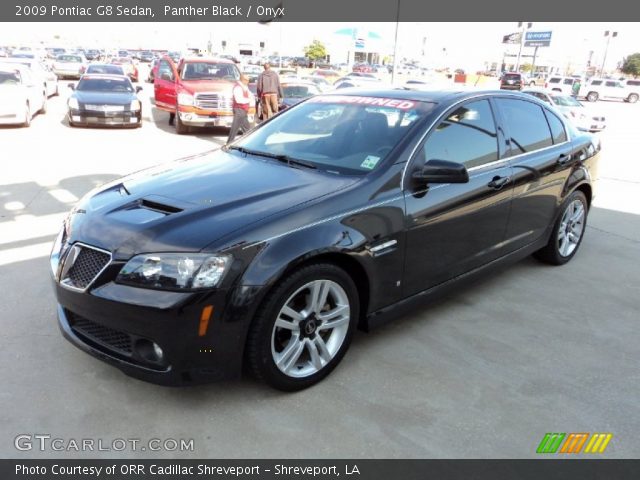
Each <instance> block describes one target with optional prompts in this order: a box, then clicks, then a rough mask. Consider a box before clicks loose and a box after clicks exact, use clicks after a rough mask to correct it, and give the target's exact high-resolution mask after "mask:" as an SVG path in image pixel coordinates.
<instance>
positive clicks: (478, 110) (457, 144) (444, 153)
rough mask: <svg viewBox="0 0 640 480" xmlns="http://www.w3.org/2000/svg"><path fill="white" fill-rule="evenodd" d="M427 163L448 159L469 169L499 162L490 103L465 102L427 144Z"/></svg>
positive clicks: (425, 154)
mask: <svg viewBox="0 0 640 480" xmlns="http://www.w3.org/2000/svg"><path fill="white" fill-rule="evenodd" d="M422 153H423V155H424V161H425V162H428V161H429V160H448V161H450V162H456V163H461V164H463V165H464V166H465V167H466V168H473V167H479V166H482V165H484V164H487V163H490V162H494V161H496V160H498V136H497V133H496V125H495V121H494V119H493V112H492V110H491V105H490V104H489V101H488V100H477V101H473V102H469V103H465V104H464V105H461V106H459V107H457V108H456V109H455V110H454V111H452V112H450V113H449V114H448V115H447V116H446V118H445V119H444V120H442V121H441V122H440V123H439V124H438V125H437V126H436V127H435V128H434V129H433V130H432V131H431V134H430V135H429V137H428V138H427V141H426V142H425V143H424V146H423V150H422Z"/></svg>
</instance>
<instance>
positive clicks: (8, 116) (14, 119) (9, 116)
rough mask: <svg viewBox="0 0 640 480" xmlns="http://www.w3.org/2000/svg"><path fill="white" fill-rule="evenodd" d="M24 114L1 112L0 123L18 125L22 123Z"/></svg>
mask: <svg viewBox="0 0 640 480" xmlns="http://www.w3.org/2000/svg"><path fill="white" fill-rule="evenodd" d="M24 115H25V114H24V113H14V112H12V113H9V112H1V113H0V125H18V124H21V123H24V122H25V121H26V119H25V118H24Z"/></svg>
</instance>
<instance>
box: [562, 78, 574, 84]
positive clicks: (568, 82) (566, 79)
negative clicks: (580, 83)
mask: <svg viewBox="0 0 640 480" xmlns="http://www.w3.org/2000/svg"><path fill="white" fill-rule="evenodd" d="M573 82H574V79H573V78H565V79H564V82H562V83H564V84H565V85H573Z"/></svg>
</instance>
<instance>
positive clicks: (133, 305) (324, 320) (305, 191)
mask: <svg viewBox="0 0 640 480" xmlns="http://www.w3.org/2000/svg"><path fill="white" fill-rule="evenodd" d="M494 111H495V112H496V115H494V114H493V112H494ZM498 131H500V132H504V135H503V134H500V135H498V134H497V132H498ZM506 138H509V139H510V142H509V143H507V141H506ZM599 157H600V145H599V143H598V142H597V140H596V139H594V137H593V136H592V135H590V134H588V133H581V132H579V131H577V130H576V129H575V128H574V127H573V126H572V125H571V124H570V123H569V122H567V121H566V120H565V119H564V117H562V115H560V114H559V113H557V112H556V111H555V109H553V107H550V106H548V105H546V104H544V103H543V102H540V101H538V100H537V99H535V98H533V97H531V96H528V95H524V94H521V93H506V92H505V93H501V94H500V93H491V92H478V91H473V92H466V93H464V92H455V93H452V92H429V93H427V92H415V91H404V90H369V91H367V92H365V93H363V94H360V95H358V94H355V93H354V94H351V95H333V94H332V95H321V96H317V97H314V98H312V99H310V100H307V101H305V102H302V103H300V104H298V105H296V106H294V107H292V108H290V109H288V110H287V111H285V112H283V113H281V114H279V115H277V116H275V117H273V118H271V119H270V120H269V121H268V122H265V123H263V124H261V125H260V126H259V127H257V128H256V129H254V130H252V131H250V132H249V133H247V134H246V135H245V136H243V137H242V138H240V139H239V140H238V141H237V142H235V143H234V144H233V145H232V146H231V147H229V148H223V149H218V150H215V151H211V152H208V153H207V154H204V155H198V156H196V157H192V158H190V159H182V160H180V161H178V162H176V163H174V164H170V165H162V166H159V167H156V168H153V169H150V170H147V171H143V172H138V173H137V174H134V175H132V176H129V177H125V178H120V179H117V180H114V181H113V182H111V183H108V184H106V185H104V186H102V187H100V188H98V189H96V190H94V191H92V192H91V193H90V194H89V195H87V196H85V197H84V198H83V199H82V200H81V201H80V202H79V203H78V205H77V206H76V207H75V208H74V209H73V210H72V212H71V213H70V215H69V216H68V217H67V218H66V220H65V221H64V224H63V226H62V228H61V231H60V233H59V234H58V236H57V239H56V241H55V244H54V246H53V248H52V254H51V258H50V264H51V271H52V274H53V279H54V286H55V293H56V298H57V314H58V319H59V325H60V328H61V331H62V334H63V335H64V336H65V337H66V338H67V339H68V340H69V341H70V342H72V343H73V344H75V345H76V346H77V347H78V348H80V349H82V350H83V351H84V352H86V353H88V354H91V355H93V356H95V357H96V358H98V359H99V360H102V361H105V362H108V363H109V364H111V365H114V366H116V367H118V368H119V369H121V370H122V371H124V372H125V373H127V374H129V375H132V376H135V377H137V378H141V379H144V380H148V381H152V382H156V383H161V384H171V385H181V384H194V383H200V382H206V381H211V380H218V379H222V378H229V377H236V376H238V375H239V374H240V372H241V370H242V367H243V365H245V366H246V367H247V369H248V370H250V371H252V372H253V373H254V374H255V375H256V376H257V377H258V378H259V379H262V380H264V381H266V382H268V383H269V384H270V385H272V386H274V387H276V388H279V389H282V390H289V391H291V390H299V389H302V388H306V387H309V386H311V385H313V384H316V383H317V382H319V381H320V380H322V379H323V378H325V377H326V376H327V375H328V374H329V373H330V372H331V371H332V370H333V369H334V368H335V367H336V366H337V365H338V364H339V363H340V361H341V360H342V358H343V357H344V355H345V354H346V353H347V349H348V347H349V344H350V342H351V340H352V337H353V335H354V331H355V330H356V328H358V327H360V328H362V329H371V328H374V327H375V326H376V325H380V324H382V323H384V322H385V321H387V320H389V319H391V318H392V316H393V315H394V314H397V313H398V307H401V306H402V307H404V308H407V307H408V306H410V305H414V306H415V305H416V304H420V302H424V300H425V299H433V298H436V297H438V296H441V295H444V294H451V293H452V292H456V293H458V294H459V292H460V289H461V286H462V285H463V284H464V282H466V281H469V280H472V279H475V278H478V277H480V276H481V275H483V274H487V273H489V272H491V271H493V270H494V269H496V268H498V267H500V266H501V265H505V264H507V263H512V262H515V261H517V260H520V259H523V258H525V257H526V256H528V255H529V254H532V253H534V254H535V255H536V256H537V257H538V258H539V259H541V260H543V261H545V262H548V263H551V264H554V265H562V264H565V263H567V262H569V261H570V260H571V259H572V258H573V257H574V256H575V255H576V253H577V252H578V251H579V247H580V244H581V241H582V239H583V237H584V233H585V226H586V223H587V214H588V211H589V207H590V205H591V201H592V197H593V183H592V182H593V181H594V180H595V179H596V178H597V163H598V159H599ZM532 172H534V173H535V174H533V173H532ZM409 340H410V339H409V337H408V336H407V341H409ZM203 351H206V352H207V353H206V354H203V353H202V352H203ZM59 367H60V368H64V367H63V366H62V365H60V366H59ZM425 368H428V366H425Z"/></svg>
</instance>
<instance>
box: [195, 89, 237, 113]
mask: <svg viewBox="0 0 640 480" xmlns="http://www.w3.org/2000/svg"><path fill="white" fill-rule="evenodd" d="M195 103H196V107H198V108H204V109H207V110H228V111H231V110H232V102H231V98H230V97H227V96H226V95H221V94H219V93H197V94H196V100H195Z"/></svg>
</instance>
